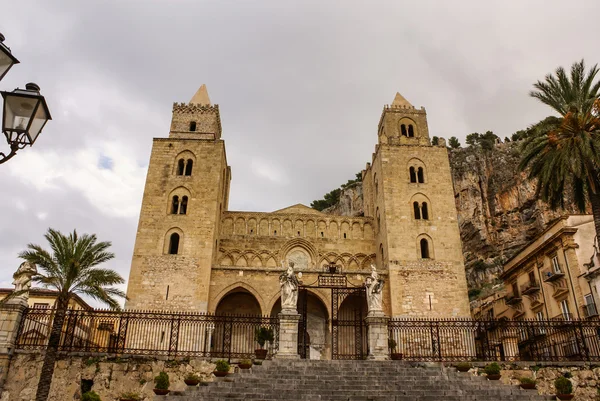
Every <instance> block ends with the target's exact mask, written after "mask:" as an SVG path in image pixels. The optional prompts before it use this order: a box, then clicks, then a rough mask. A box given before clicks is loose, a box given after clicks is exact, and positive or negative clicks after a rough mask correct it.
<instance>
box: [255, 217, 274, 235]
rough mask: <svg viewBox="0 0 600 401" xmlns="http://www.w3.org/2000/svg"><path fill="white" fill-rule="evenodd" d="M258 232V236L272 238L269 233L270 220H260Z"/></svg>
mask: <svg viewBox="0 0 600 401" xmlns="http://www.w3.org/2000/svg"><path fill="white" fill-rule="evenodd" d="M257 230H258V235H261V236H263V237H268V236H270V235H271V233H270V232H269V220H268V219H260V222H259V223H258V229H257Z"/></svg>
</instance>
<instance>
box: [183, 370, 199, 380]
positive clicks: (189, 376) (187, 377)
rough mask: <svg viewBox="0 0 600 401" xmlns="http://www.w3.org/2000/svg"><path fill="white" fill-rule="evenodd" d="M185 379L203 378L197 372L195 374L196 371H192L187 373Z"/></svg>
mask: <svg viewBox="0 0 600 401" xmlns="http://www.w3.org/2000/svg"><path fill="white" fill-rule="evenodd" d="M184 380H194V381H200V380H202V378H201V377H200V376H198V375H197V374H195V373H194V372H191V373H188V374H187V375H185V377H184Z"/></svg>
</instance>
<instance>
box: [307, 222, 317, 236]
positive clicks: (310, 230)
mask: <svg viewBox="0 0 600 401" xmlns="http://www.w3.org/2000/svg"><path fill="white" fill-rule="evenodd" d="M305 227H306V230H304V236H305V237H314V236H315V233H316V232H317V223H316V222H315V221H314V220H313V219H308V220H306V222H305Z"/></svg>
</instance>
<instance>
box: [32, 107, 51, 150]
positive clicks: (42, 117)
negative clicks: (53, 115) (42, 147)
mask: <svg viewBox="0 0 600 401" xmlns="http://www.w3.org/2000/svg"><path fill="white" fill-rule="evenodd" d="M49 117H50V116H49V115H48V113H46V108H45V107H43V105H41V104H40V105H39V106H38V108H37V111H36V112H35V115H34V116H33V121H31V124H30V126H29V140H30V141H31V144H32V145H33V143H34V142H35V140H36V139H37V137H38V135H39V134H40V132H42V128H44V125H46V122H47V121H48V119H49Z"/></svg>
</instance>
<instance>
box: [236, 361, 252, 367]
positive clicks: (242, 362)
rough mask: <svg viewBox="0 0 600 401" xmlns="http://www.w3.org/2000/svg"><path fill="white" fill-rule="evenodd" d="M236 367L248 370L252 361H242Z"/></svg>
mask: <svg viewBox="0 0 600 401" xmlns="http://www.w3.org/2000/svg"><path fill="white" fill-rule="evenodd" d="M238 366H239V368H240V369H250V368H251V367H252V361H251V360H250V359H242V360H241V361H240V362H239V363H238Z"/></svg>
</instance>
